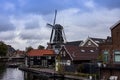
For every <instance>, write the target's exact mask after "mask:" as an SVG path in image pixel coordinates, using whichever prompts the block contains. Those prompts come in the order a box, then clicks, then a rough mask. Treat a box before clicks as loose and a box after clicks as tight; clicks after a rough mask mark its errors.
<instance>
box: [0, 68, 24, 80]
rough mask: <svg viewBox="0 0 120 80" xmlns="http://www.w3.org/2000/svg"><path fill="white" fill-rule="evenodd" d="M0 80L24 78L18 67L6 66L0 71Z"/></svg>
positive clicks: (22, 79)
mask: <svg viewBox="0 0 120 80" xmlns="http://www.w3.org/2000/svg"><path fill="white" fill-rule="evenodd" d="M0 80H24V72H22V71H20V70H19V69H18V68H6V69H5V70H4V72H1V73H0Z"/></svg>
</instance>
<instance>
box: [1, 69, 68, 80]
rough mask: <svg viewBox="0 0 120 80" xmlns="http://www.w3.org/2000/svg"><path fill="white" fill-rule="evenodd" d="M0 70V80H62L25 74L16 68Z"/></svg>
mask: <svg viewBox="0 0 120 80" xmlns="http://www.w3.org/2000/svg"><path fill="white" fill-rule="evenodd" d="M0 69H1V68H0ZM1 70H2V71H0V80H63V79H58V78H55V79H53V78H51V79H50V78H48V77H47V76H40V75H38V74H32V73H27V72H24V71H21V70H19V69H18V68H4V70H3V69H1ZM64 80H70V79H64Z"/></svg>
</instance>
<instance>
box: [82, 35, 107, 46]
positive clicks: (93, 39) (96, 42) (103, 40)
mask: <svg viewBox="0 0 120 80" xmlns="http://www.w3.org/2000/svg"><path fill="white" fill-rule="evenodd" d="M89 40H90V41H92V42H93V43H94V44H95V45H96V46H97V47H98V46H99V45H98V44H99V43H104V42H105V39H102V38H92V37H88V38H87V40H86V41H85V42H84V43H83V44H82V46H84V45H85V44H86V43H87V42H88V41H89Z"/></svg>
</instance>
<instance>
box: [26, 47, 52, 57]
mask: <svg viewBox="0 0 120 80" xmlns="http://www.w3.org/2000/svg"><path fill="white" fill-rule="evenodd" d="M27 55H28V56H45V55H54V50H46V49H45V50H37V49H33V50H31V51H30V52H28V54H27Z"/></svg>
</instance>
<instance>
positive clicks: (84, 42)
mask: <svg viewBox="0 0 120 80" xmlns="http://www.w3.org/2000/svg"><path fill="white" fill-rule="evenodd" d="M89 40H90V41H91V42H92V43H93V44H95V45H96V46H97V47H98V46H99V45H98V44H97V43H96V42H94V41H93V40H92V39H91V38H90V37H88V38H87V39H86V40H85V42H83V44H82V45H81V46H84V45H85V44H86V43H87V42H88V41H89Z"/></svg>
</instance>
